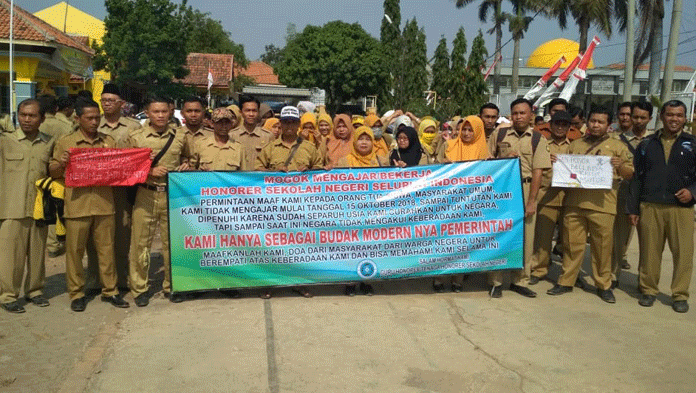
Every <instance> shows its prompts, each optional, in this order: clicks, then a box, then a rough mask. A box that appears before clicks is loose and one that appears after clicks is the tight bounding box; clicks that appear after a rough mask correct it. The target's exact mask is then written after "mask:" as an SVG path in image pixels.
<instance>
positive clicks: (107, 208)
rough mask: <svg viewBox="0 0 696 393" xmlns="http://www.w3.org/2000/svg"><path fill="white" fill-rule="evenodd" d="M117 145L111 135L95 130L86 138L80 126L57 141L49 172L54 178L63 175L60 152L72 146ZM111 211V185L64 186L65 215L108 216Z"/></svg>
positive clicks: (112, 203) (112, 207)
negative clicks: (91, 136)
mask: <svg viewBox="0 0 696 393" xmlns="http://www.w3.org/2000/svg"><path fill="white" fill-rule="evenodd" d="M95 147H111V148H113V147H116V142H115V141H114V138H112V137H111V136H109V135H106V134H102V133H101V132H97V137H96V139H95V140H94V141H89V140H87V138H85V136H84V134H83V133H82V131H80V130H79V129H78V130H77V131H75V132H73V133H72V134H69V135H65V136H63V137H61V138H60V139H58V140H57V141H56V147H55V149H54V150H53V158H52V159H51V163H50V169H51V174H53V175H56V176H53V177H54V178H57V179H60V178H64V177H65V167H63V166H62V165H61V164H60V161H59V160H60V157H61V156H62V155H63V152H66V151H69V150H70V149H72V148H80V149H84V148H95ZM110 214H114V193H113V190H112V188H111V187H108V186H98V187H74V188H73V187H65V209H64V216H65V218H80V217H90V216H107V215H110Z"/></svg>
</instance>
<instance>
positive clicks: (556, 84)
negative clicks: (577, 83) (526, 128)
mask: <svg viewBox="0 0 696 393" xmlns="http://www.w3.org/2000/svg"><path fill="white" fill-rule="evenodd" d="M580 60H582V55H581V54H580V53H578V55H577V56H575V59H573V61H572V62H571V63H570V65H568V68H566V69H565V71H563V72H562V73H561V75H559V76H558V78H556V80H555V81H553V83H552V84H551V86H549V87H548V88H547V89H546V91H544V93H543V94H542V95H541V97H539V98H538V99H537V100H536V102H535V103H534V110H535V111H536V110H537V108H541V107H542V106H544V105H546V103H547V102H549V101H551V97H552V96H553V94H554V93H556V92H557V91H558V89H560V88H561V87H563V85H564V84H565V83H566V81H567V80H568V78H570V74H572V73H573V71H575V67H577V66H578V64H579V63H580Z"/></svg>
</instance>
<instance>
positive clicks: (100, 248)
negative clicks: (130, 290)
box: [65, 214, 118, 300]
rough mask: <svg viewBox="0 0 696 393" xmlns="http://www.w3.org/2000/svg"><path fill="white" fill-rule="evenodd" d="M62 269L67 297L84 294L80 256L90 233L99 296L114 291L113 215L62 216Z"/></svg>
mask: <svg viewBox="0 0 696 393" xmlns="http://www.w3.org/2000/svg"><path fill="white" fill-rule="evenodd" d="M65 232H66V234H65V273H66V281H67V283H68V294H69V295H70V300H75V299H79V298H82V297H84V296H85V292H84V290H85V277H84V276H85V272H84V267H83V266H82V257H83V256H84V255H85V249H86V248H87V241H88V240H89V238H90V236H91V237H92V240H93V241H94V247H95V249H96V253H97V260H98V262H99V278H100V279H101V282H102V296H114V295H116V294H118V290H117V289H116V270H115V267H114V215H113V214H109V215H104V216H89V217H80V218H66V219H65Z"/></svg>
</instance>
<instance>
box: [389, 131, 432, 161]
mask: <svg viewBox="0 0 696 393" xmlns="http://www.w3.org/2000/svg"><path fill="white" fill-rule="evenodd" d="M431 161H432V160H431V159H430V156H429V155H428V153H426V152H425V151H424V150H423V147H422V146H421V143H420V140H419V139H418V132H416V129H415V128H413V127H409V126H406V127H399V129H398V130H397V131H396V149H394V150H392V152H391V154H390V155H389V164H390V165H391V166H398V167H401V168H406V167H410V166H417V165H428V164H432V162H431Z"/></svg>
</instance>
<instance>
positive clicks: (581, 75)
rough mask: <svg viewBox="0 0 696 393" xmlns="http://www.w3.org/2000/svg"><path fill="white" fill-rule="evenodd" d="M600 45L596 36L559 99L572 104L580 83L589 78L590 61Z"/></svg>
mask: <svg viewBox="0 0 696 393" xmlns="http://www.w3.org/2000/svg"><path fill="white" fill-rule="evenodd" d="M599 43H600V41H599V37H597V36H594V38H593V39H592V42H590V45H588V47H587V50H586V51H585V53H584V54H583V55H582V60H581V61H580V64H578V67H577V68H576V69H575V72H574V73H573V76H572V77H571V78H570V81H569V82H568V83H567V84H566V86H565V88H563V91H562V92H561V94H560V95H559V96H558V97H559V98H563V99H564V100H566V101H568V102H570V99H571V98H572V97H573V94H575V90H576V89H577V88H578V83H580V81H583V80H585V77H586V76H587V66H588V65H589V64H590V60H592V54H593V53H594V50H595V48H596V47H597V45H598V44H599Z"/></svg>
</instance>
